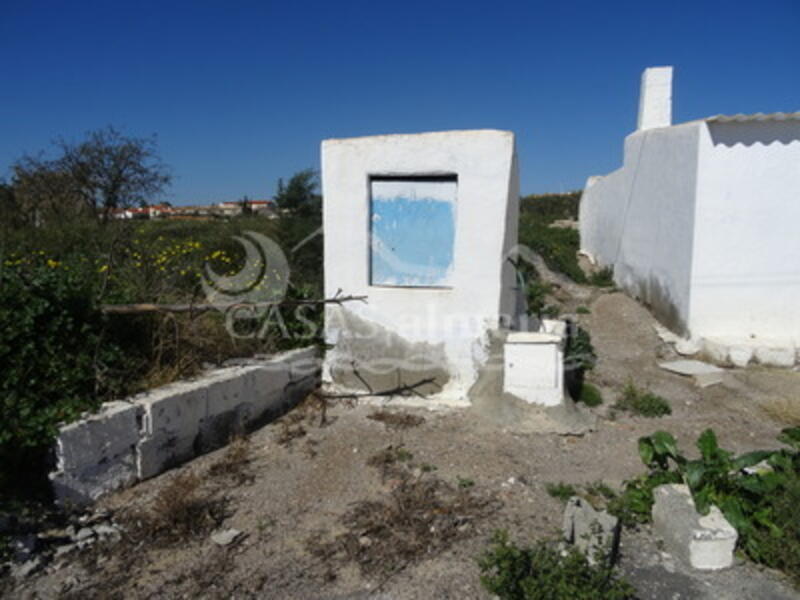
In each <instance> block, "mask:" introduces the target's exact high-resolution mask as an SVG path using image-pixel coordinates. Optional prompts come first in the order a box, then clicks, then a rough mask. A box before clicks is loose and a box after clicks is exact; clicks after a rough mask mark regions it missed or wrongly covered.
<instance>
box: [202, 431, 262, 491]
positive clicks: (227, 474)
mask: <svg viewBox="0 0 800 600" xmlns="http://www.w3.org/2000/svg"><path fill="white" fill-rule="evenodd" d="M250 461H251V456H250V438H249V437H247V436H244V435H238V436H234V437H233V439H232V440H231V442H230V443H229V444H228V446H227V447H226V448H225V454H223V455H222V458H220V459H219V460H218V461H217V462H215V463H214V464H213V465H211V467H209V469H208V474H209V475H210V476H211V477H218V478H225V479H228V480H232V482H233V483H234V484H235V485H243V484H245V483H252V481H253V479H254V478H253V475H252V474H251V473H250V472H249V469H248V467H249V466H250Z"/></svg>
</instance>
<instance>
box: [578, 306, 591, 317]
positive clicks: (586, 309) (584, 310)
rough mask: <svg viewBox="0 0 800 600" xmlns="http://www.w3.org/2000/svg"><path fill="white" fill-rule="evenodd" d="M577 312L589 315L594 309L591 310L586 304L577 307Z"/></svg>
mask: <svg viewBox="0 0 800 600" xmlns="http://www.w3.org/2000/svg"><path fill="white" fill-rule="evenodd" d="M575 312H576V313H578V314H579V315H589V314H591V313H592V311H591V310H589V309H588V308H587V307H586V306H579V307H578V308H576V309H575Z"/></svg>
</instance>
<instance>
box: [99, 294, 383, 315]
mask: <svg viewBox="0 0 800 600" xmlns="http://www.w3.org/2000/svg"><path fill="white" fill-rule="evenodd" d="M353 301H359V302H366V301H367V297H366V296H334V297H333V298H323V299H319V300H315V299H308V300H276V301H274V302H253V303H248V302H245V303H239V302H232V303H229V304H149V303H141V304H104V305H103V306H102V307H101V309H100V310H102V311H103V312H104V313H106V314H115V315H141V314H148V313H187V312H188V313H201V312H207V311H209V310H220V311H223V312H224V311H227V310H229V309H231V308H239V307H241V308H266V307H269V306H305V305H316V304H342V303H344V302H353Z"/></svg>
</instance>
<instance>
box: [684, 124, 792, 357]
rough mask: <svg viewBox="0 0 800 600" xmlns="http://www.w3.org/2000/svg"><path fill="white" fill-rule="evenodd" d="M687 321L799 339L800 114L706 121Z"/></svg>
mask: <svg viewBox="0 0 800 600" xmlns="http://www.w3.org/2000/svg"><path fill="white" fill-rule="evenodd" d="M700 132H701V137H700V175H699V178H698V188H697V198H698V201H697V219H696V226H695V233H694V268H693V272H692V284H691V285H692V301H691V311H690V313H691V318H690V322H689V325H690V328H691V330H692V332H693V333H694V334H696V335H698V336H702V337H709V338H717V339H718V341H727V342H729V343H731V344H732V343H736V342H737V341H738V342H740V343H742V344H745V345H747V344H749V345H752V346H756V347H770V346H776V347H781V346H786V345H792V344H793V345H800V230H799V229H798V227H799V226H798V224H800V122H798V121H749V122H739V123H737V122H733V123H714V122H711V123H707V124H706V123H704V124H703V125H702V126H701V128H700Z"/></svg>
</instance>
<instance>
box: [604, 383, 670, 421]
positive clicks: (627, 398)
mask: <svg viewBox="0 0 800 600" xmlns="http://www.w3.org/2000/svg"><path fill="white" fill-rule="evenodd" d="M614 408H618V409H620V410H624V411H627V412H630V413H632V414H634V415H641V416H643V417H648V418H654V417H663V416H664V415H670V414H672V408H671V407H670V405H669V403H668V402H667V401H666V400H664V398H662V397H661V396H658V395H656V394H654V393H652V392H649V391H646V390H642V389H639V388H638V387H636V385H634V383H633V381H630V380H629V381H628V383H627V384H625V389H624V390H623V391H622V397H621V398H620V399H619V400H617V403H616V404H615V405H614Z"/></svg>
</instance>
